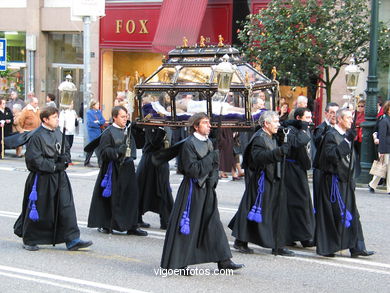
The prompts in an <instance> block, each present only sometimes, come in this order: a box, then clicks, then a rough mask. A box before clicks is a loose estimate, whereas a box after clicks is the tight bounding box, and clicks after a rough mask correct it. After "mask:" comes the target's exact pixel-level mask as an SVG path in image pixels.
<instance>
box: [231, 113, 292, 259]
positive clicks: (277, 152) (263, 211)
mask: <svg viewBox="0 0 390 293" xmlns="http://www.w3.org/2000/svg"><path fill="white" fill-rule="evenodd" d="M259 123H260V126H261V129H260V130H258V131H257V132H256V133H255V135H254V136H253V137H252V139H251V140H250V142H249V144H248V146H247V148H246V149H245V152H244V158H243V166H244V168H245V192H244V195H243V197H242V199H241V203H240V206H239V208H238V211H237V213H236V214H235V216H234V217H233V219H232V220H231V222H230V224H229V228H230V229H232V235H233V236H234V237H235V238H236V240H235V242H234V248H236V249H237V250H238V251H240V252H242V253H253V250H252V249H251V248H249V247H248V242H251V243H254V244H257V245H260V246H263V247H267V248H272V253H274V254H278V255H284V256H293V255H294V253H293V252H292V251H290V250H288V249H287V248H282V247H283V246H285V245H286V232H285V229H286V227H287V217H286V214H287V201H286V197H285V196H283V192H284V191H283V188H281V187H282V186H280V184H281V182H280V172H279V171H280V163H279V162H281V161H282V159H283V156H284V155H286V154H287V153H288V151H289V145H288V144H287V143H286V144H282V146H280V147H278V146H277V142H276V139H275V137H274V135H275V134H276V133H277V131H278V128H279V126H280V124H279V116H278V113H276V112H274V111H267V112H264V114H262V115H261V116H260V119H259ZM256 216H257V218H256ZM276 242H277V243H276Z"/></svg>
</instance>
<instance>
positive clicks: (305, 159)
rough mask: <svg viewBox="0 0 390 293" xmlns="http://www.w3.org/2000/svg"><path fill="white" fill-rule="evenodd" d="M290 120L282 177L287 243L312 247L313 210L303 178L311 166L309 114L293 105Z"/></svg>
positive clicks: (307, 183)
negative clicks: (285, 193)
mask: <svg viewBox="0 0 390 293" xmlns="http://www.w3.org/2000/svg"><path fill="white" fill-rule="evenodd" d="M294 115H295V117H294V120H287V121H286V122H285V125H288V129H290V131H289V134H288V142H289V145H290V147H291V148H290V151H289V152H288V154H287V158H286V173H285V174H286V175H285V179H284V183H285V188H286V191H287V211H288V212H287V214H288V225H289V226H288V230H287V241H288V243H289V244H290V245H291V244H295V241H300V242H301V244H302V246H303V247H312V246H314V241H313V239H314V227H315V225H314V212H313V203H312V200H311V194H310V189H309V181H308V178H307V170H310V168H311V152H310V146H311V133H310V130H309V124H310V123H311V122H312V115H311V112H310V110H309V109H307V108H297V109H296V110H295V112H294Z"/></svg>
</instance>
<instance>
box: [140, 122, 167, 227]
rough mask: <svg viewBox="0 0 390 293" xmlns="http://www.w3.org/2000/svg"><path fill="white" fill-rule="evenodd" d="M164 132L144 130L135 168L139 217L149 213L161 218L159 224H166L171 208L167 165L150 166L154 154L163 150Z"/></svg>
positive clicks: (155, 129)
mask: <svg viewBox="0 0 390 293" xmlns="http://www.w3.org/2000/svg"><path fill="white" fill-rule="evenodd" d="M165 134H166V132H165V131H164V130H163V129H160V128H153V129H151V128H147V129H146V130H145V145H144V148H143V153H142V157H141V160H140V162H139V164H138V167H137V182H138V191H139V198H140V201H139V202H140V209H139V212H140V214H141V215H143V214H144V213H146V212H148V211H151V212H154V213H157V214H159V215H160V217H161V221H162V222H161V223H162V224H165V225H166V224H167V223H168V220H169V215H170V214H171V210H172V207H173V197H172V190H171V187H170V184H169V163H168V162H164V163H163V164H161V165H159V166H155V165H153V164H152V155H153V153H154V152H156V151H158V150H161V149H163V148H164V137H165Z"/></svg>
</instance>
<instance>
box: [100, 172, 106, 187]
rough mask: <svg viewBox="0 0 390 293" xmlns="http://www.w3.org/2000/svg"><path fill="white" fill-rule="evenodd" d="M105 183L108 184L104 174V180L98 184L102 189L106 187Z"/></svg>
mask: <svg viewBox="0 0 390 293" xmlns="http://www.w3.org/2000/svg"><path fill="white" fill-rule="evenodd" d="M107 183H108V174H107V173H106V174H104V178H103V180H102V183H100V186H101V187H103V188H104V187H106V186H107Z"/></svg>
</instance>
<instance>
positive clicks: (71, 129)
mask: <svg viewBox="0 0 390 293" xmlns="http://www.w3.org/2000/svg"><path fill="white" fill-rule="evenodd" d="M76 124H78V121H77V114H76V111H75V110H74V109H73V101H72V102H71V104H70V107H69V109H66V110H63V111H61V112H60V122H59V125H60V130H61V132H62V131H63V129H64V125H65V138H66V140H67V141H68V143H69V149H71V148H72V145H73V139H74V134H75V131H76Z"/></svg>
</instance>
